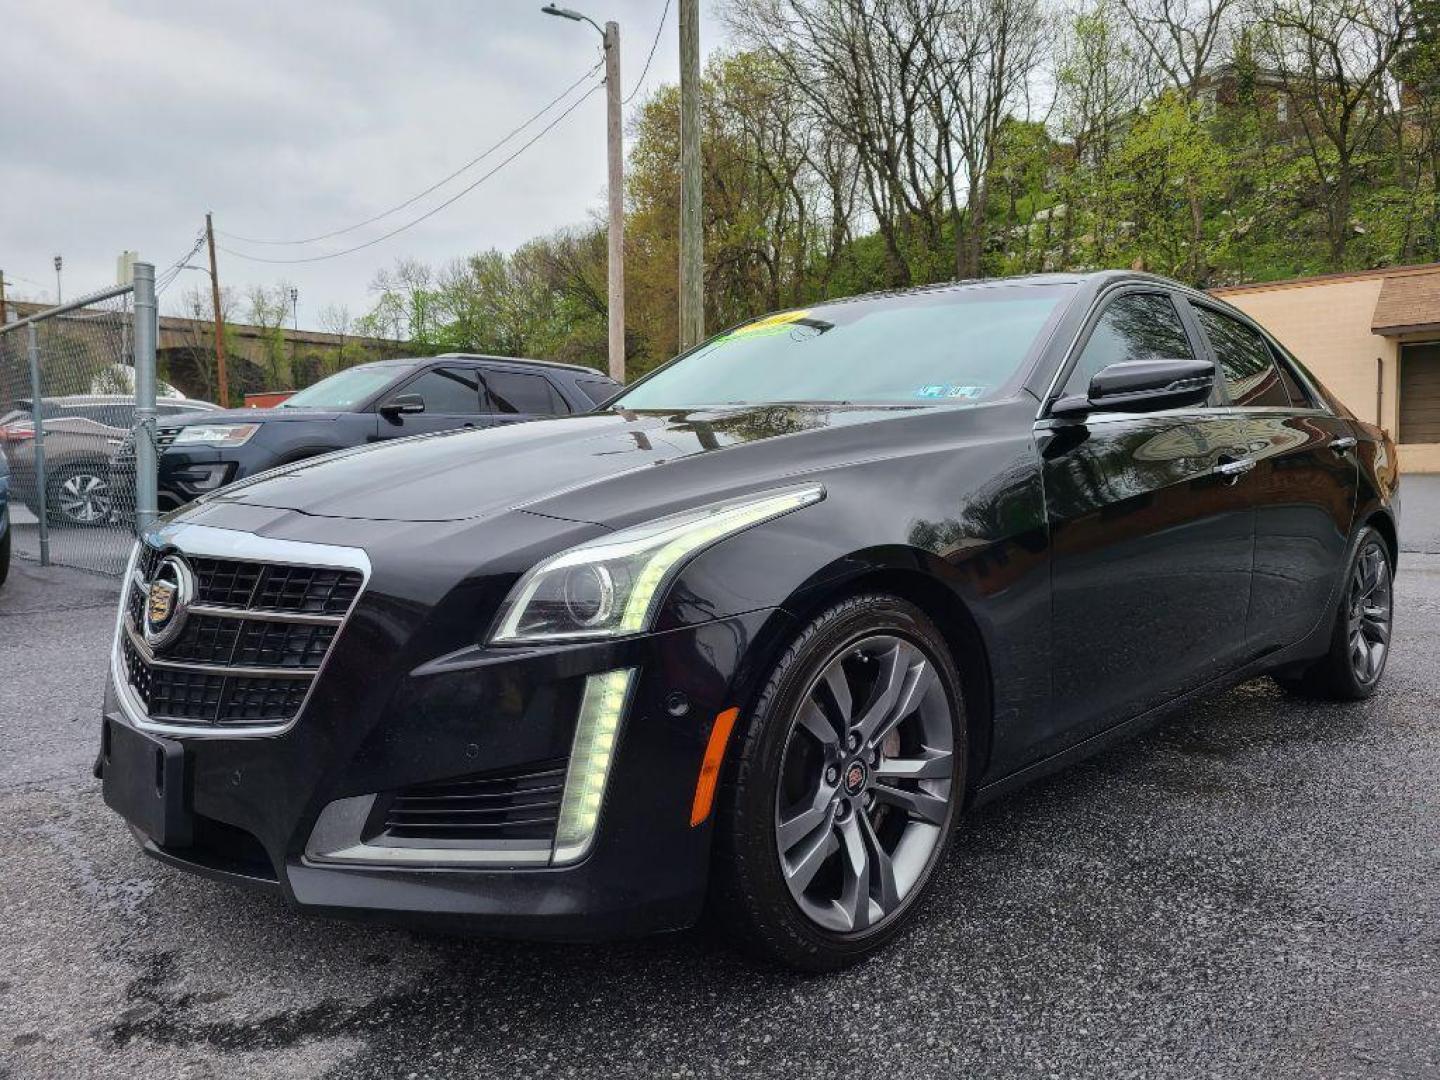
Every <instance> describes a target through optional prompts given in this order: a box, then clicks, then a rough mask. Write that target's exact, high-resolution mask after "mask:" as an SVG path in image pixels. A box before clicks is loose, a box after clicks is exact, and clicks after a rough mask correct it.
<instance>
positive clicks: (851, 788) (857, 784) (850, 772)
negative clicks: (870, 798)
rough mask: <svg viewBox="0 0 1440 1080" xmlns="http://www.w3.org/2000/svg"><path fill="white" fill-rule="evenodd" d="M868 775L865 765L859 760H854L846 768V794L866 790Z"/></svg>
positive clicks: (854, 793)
mask: <svg viewBox="0 0 1440 1080" xmlns="http://www.w3.org/2000/svg"><path fill="white" fill-rule="evenodd" d="M866 776H867V773H866V771H865V765H864V764H863V763H862V762H859V761H852V762H851V763H850V764H849V766H848V767H847V768H846V769H845V794H846V795H859V794H860V792H862V791H864V790H865V780H866Z"/></svg>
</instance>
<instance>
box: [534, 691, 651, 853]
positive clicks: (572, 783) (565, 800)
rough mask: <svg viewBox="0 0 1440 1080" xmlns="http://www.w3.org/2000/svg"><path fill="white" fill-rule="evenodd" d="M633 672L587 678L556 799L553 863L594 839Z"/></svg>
mask: <svg viewBox="0 0 1440 1080" xmlns="http://www.w3.org/2000/svg"><path fill="white" fill-rule="evenodd" d="M634 676H635V669H634V668H619V669H617V670H615V671H606V672H602V673H601V674H599V675H591V676H589V677H588V678H586V680H585V691H584V693H583V695H582V696H581V699H580V719H579V720H578V722H577V723H576V725H575V743H574V746H573V747H572V748H571V750H570V769H569V771H568V772H567V773H566V775H565V793H564V795H563V796H562V797H561V802H560V822H559V824H558V825H557V826H556V829H555V854H554V857H553V859H552V860H551V861H552V862H553V863H554V865H556V866H559V865H562V864H565V863H573V862H578V861H579V860H580V859H582V858H584V857H585V855H586V853H587V852H589V850H590V845H591V844H592V843H593V842H594V840H595V826H596V825H597V824H599V821H600V805H601V803H602V802H603V801H604V799H605V782H606V780H607V779H608V778H609V776H610V762H611V760H612V759H613V758H614V755H615V740H616V738H617V737H618V736H619V733H620V720H621V718H622V717H623V716H624V714H625V701H626V699H627V698H628V697H629V696H630V684H631V683H632V682H633V681H634Z"/></svg>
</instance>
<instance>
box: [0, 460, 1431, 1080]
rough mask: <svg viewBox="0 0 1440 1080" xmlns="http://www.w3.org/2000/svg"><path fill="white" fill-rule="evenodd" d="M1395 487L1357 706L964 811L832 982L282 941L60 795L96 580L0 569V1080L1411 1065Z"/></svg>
mask: <svg viewBox="0 0 1440 1080" xmlns="http://www.w3.org/2000/svg"><path fill="white" fill-rule="evenodd" d="M1406 484H1407V487H1406V496H1405V497H1406V500H1407V502H1406V505H1405V511H1406V515H1407V524H1406V531H1405V540H1404V546H1405V547H1406V548H1407V549H1409V553H1407V554H1406V555H1405V556H1404V557H1403V561H1402V566H1401V574H1400V577H1399V582H1398V615H1397V628H1396V641H1395V649H1394V653H1393V655H1392V658H1391V661H1390V669H1389V672H1388V674H1387V677H1386V684H1385V687H1384V689H1383V690H1382V691H1381V692H1380V693H1379V694H1378V695H1377V696H1376V697H1374V698H1373V699H1371V700H1370V701H1368V702H1365V703H1362V704H1359V705H1349V706H1337V705H1310V704H1300V703H1296V702H1294V701H1290V700H1288V699H1286V698H1284V697H1282V696H1281V695H1280V694H1279V693H1278V692H1277V691H1276V690H1275V689H1274V687H1273V686H1272V685H1271V684H1269V683H1268V682H1266V681H1263V680H1262V681H1257V682H1253V683H1249V684H1246V685H1244V686H1241V687H1239V688H1238V689H1236V690H1233V691H1231V692H1230V693H1227V694H1225V695H1223V696H1221V697H1219V698H1216V699H1214V700H1213V701H1210V702H1207V703H1205V704H1203V705H1200V706H1197V707H1194V708H1191V709H1189V710H1187V711H1186V712H1184V713H1182V714H1180V715H1178V716H1176V717H1174V718H1173V719H1171V720H1170V721H1168V722H1167V723H1165V724H1164V725H1163V726H1161V727H1160V728H1158V729H1157V730H1155V731H1154V732H1152V733H1151V734H1149V735H1148V736H1145V737H1143V738H1141V739H1138V740H1136V741H1134V742H1131V743H1129V744H1127V745H1125V746H1123V747H1120V748H1118V749H1115V750H1112V751H1110V752H1108V753H1106V754H1104V755H1102V756H1100V757H1098V758H1095V759H1093V760H1091V761H1089V762H1087V763H1085V764H1083V765H1080V766H1078V767H1076V768H1074V769H1071V770H1070V771H1068V772H1066V773H1064V774H1062V775H1060V776H1057V777H1054V778H1051V779H1049V780H1046V781H1043V782H1041V783H1039V784H1037V785H1035V786H1033V787H1031V788H1029V789H1027V790H1025V791H1022V792H1019V793H1017V794H1015V795H1012V796H1010V797H1008V798H1006V799H1004V800H1002V801H1001V802H999V803H997V804H995V805H993V806H991V807H988V808H986V809H984V810H982V811H979V812H977V813H975V814H973V815H971V816H970V817H969V818H968V819H966V820H965V821H964V822H963V825H962V833H961V835H960V837H959V838H958V841H959V842H958V843H957V844H956V846H955V848H954V852H953V855H952V857H951V859H950V862H949V864H948V865H947V866H946V867H945V868H944V870H943V872H942V876H941V881H940V883H939V889H938V890H937V895H936V897H935V900H934V902H933V903H931V904H930V905H929V906H928V907H927V908H926V909H925V911H924V913H923V917H922V919H921V921H920V925H919V926H918V928H917V929H916V931H915V932H914V933H912V934H911V935H909V936H908V937H907V938H905V939H904V940H903V941H902V942H901V943H900V944H899V946H898V947H896V948H894V949H892V950H891V951H890V952H888V953H886V954H885V955H883V956H882V957H880V958H879V959H877V960H874V961H872V962H870V963H868V964H866V965H864V966H862V967H860V968H858V969H856V970H853V971H851V972H849V973H846V974H843V975H840V976H833V977H813V976H804V977H802V976H795V975H790V974H785V973H779V972H775V971H768V970H757V969H754V968H752V967H750V966H748V965H746V964H745V963H743V962H742V961H739V960H737V959H736V958H734V957H733V956H732V955H730V954H729V953H728V952H727V951H726V950H725V949H724V948H723V947H722V946H720V945H718V944H715V943H713V942H711V941H710V940H708V939H707V938H706V937H704V936H703V935H701V934H683V935H678V936H673V937H667V938H663V939H655V940H650V941H644V942H638V943H633V944H627V945H621V946H613V947H605V948H576V947H555V946H529V945H523V944H495V943H489V942H475V941H460V940H453V939H445V938H438V937H430V936H423V935H416V934H411V933H407V932H402V931H393V930H384V929H375V928H369V927H363V926H356V925H351V924H341V923H331V922H325V921H320V920H313V919H302V918H299V917H297V916H295V915H293V914H291V913H290V912H289V911H288V910H287V909H285V908H284V906H283V905H282V904H281V903H279V902H278V901H275V900H273V899H270V898H268V897H265V896H261V895H255V894H251V893H248V892H243V891H237V890H232V889H229V888H226V887H224V886H220V885H217V884H214V883H211V882H207V881H203V880H200V879H196V878H192V877H190V876H189V875H186V874H183V873H180V872H177V871H173V870H170V869H168V868H166V867H163V866H160V865H158V864H155V863H153V862H151V861H149V860H147V859H146V858H144V857H143V856H142V855H140V854H139V852H138V851H137V850H136V848H135V847H134V846H133V844H132V843H131V841H130V838H129V836H128V834H127V833H126V832H125V830H124V829H123V827H122V826H121V824H120V822H119V821H118V820H117V819H116V818H115V817H114V816H113V815H112V814H110V813H109V812H108V811H106V810H105V808H104V807H103V805H102V803H101V801H100V797H99V789H98V784H97V783H96V782H95V781H94V780H92V779H90V776H89V765H90V760H91V757H92V755H93V740H94V735H93V732H94V722H95V713H96V706H97V703H98V697H99V687H100V685H101V679H102V677H103V671H104V664H105V653H106V647H107V642H108V640H109V635H110V632H111V627H112V618H113V616H112V611H113V601H112V600H111V596H112V589H113V585H112V584H111V583H110V582H109V581H107V580H106V579H103V578H97V577H91V576H88V575H84V574H80V573H76V572H73V571H57V570H47V571H41V570H39V569H38V568H36V567H34V566H32V565H29V564H23V563H21V564H17V566H16V568H15V570H14V572H13V573H12V577H11V581H10V584H9V585H8V586H7V587H6V589H5V591H4V592H3V593H0V725H3V730H4V733H5V735H6V738H5V739H4V740H3V742H0V816H3V819H4V820H6V821H9V822H11V826H10V828H8V829H5V830H3V831H0V867H3V868H4V870H3V874H0V904H3V910H4V913H5V914H4V918H3V920H0V1077H4V1078H6V1080H9V1078H18V1077H53V1076H57V1075H68V1076H73V1077H92V1076H94V1077H134V1076H144V1077H146V1078H147V1080H162V1078H167V1077H197V1078H198V1077H250V1076H254V1077H267V1078H269V1077H314V1076H334V1077H347V1078H348V1077H356V1078H365V1077H398V1078H408V1077H414V1078H417V1080H418V1078H421V1077H469V1076H476V1077H479V1076H486V1077H489V1076H495V1077H514V1076H532V1075H535V1076H540V1075H543V1076H562V1077H563V1076H580V1075H596V1074H599V1075H609V1076H645V1077H649V1076H659V1077H690V1076H716V1077H720V1076H737V1075H746V1076H751V1075H753V1076H783V1077H811V1076H813V1077H835V1076H840V1075H845V1076H864V1075H879V1076H895V1075H905V1076H906V1077H908V1078H920V1077H932V1076H934V1077H938V1076H958V1075H964V1076H967V1077H989V1076H995V1077H1029V1076H1033V1077H1041V1078H1050V1077H1081V1076H1084V1077H1090V1076H1105V1077H1111V1076H1114V1077H1132V1076H1133V1077H1146V1078H1150V1077H1169V1076H1173V1077H1185V1078H1194V1077H1253V1076H1267V1077H1326V1078H1332V1077H1333V1078H1342V1077H1367V1078H1368V1077H1396V1078H1398V1077H1407V1078H1408V1077H1437V1076H1440V726H1437V725H1436V723H1435V722H1434V704H1433V703H1434V701H1435V699H1436V698H1437V696H1440V664H1437V662H1436V659H1435V658H1436V656H1437V655H1440V555H1436V554H1424V552H1425V551H1426V550H1430V551H1440V484H1434V485H1426V484H1417V483H1415V482H1414V481H1413V480H1407V482H1406ZM1417 493H1418V494H1417ZM1426 500H1428V506H1429V509H1428V510H1427V509H1422V507H1421V503H1422V502H1424V501H1426ZM1427 515H1433V516H1427ZM60 658H63V660H62V659H60Z"/></svg>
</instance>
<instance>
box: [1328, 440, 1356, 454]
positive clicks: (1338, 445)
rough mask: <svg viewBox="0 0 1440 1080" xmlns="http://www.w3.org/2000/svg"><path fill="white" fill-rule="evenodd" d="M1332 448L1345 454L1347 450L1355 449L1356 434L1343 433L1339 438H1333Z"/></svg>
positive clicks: (1338, 452) (1331, 441)
mask: <svg viewBox="0 0 1440 1080" xmlns="http://www.w3.org/2000/svg"><path fill="white" fill-rule="evenodd" d="M1330 449H1331V450H1334V451H1335V453H1337V454H1340V455H1342V456H1343V455H1344V453H1345V451H1347V450H1353V449H1355V436H1354V435H1341V436H1340V437H1339V438H1336V439H1331V440H1330Z"/></svg>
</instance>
